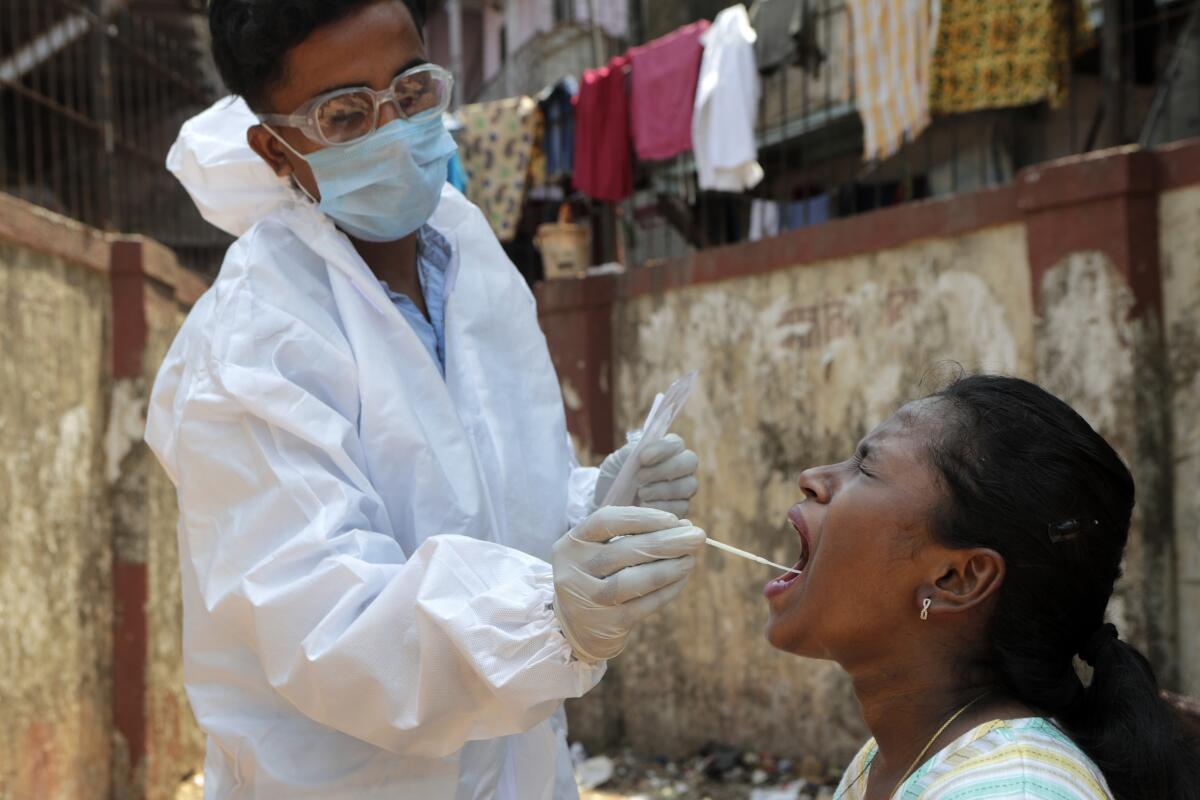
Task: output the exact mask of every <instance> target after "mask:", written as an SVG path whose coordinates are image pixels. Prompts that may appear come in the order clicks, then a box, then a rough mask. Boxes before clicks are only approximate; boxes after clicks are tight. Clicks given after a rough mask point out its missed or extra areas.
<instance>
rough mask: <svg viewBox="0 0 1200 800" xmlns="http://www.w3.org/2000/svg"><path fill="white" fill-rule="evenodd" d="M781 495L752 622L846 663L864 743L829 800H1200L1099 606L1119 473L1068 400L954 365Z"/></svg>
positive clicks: (1113, 548) (1112, 577) (1126, 501)
mask: <svg viewBox="0 0 1200 800" xmlns="http://www.w3.org/2000/svg"><path fill="white" fill-rule="evenodd" d="M800 489H801V490H802V491H803V493H804V498H803V500H802V501H801V503H800V504H798V505H796V506H795V507H794V508H793V509H792V510H791V512H790V513H789V518H790V520H791V523H792V527H793V528H794V530H795V532H796V534H797V536H798V537H799V550H800V557H799V560H798V562H797V564H796V566H795V568H794V572H790V573H788V574H787V575H786V576H784V577H781V578H778V579H776V580H773V581H771V582H770V583H769V584H767V586H766V588H765V590H764V593H765V595H766V598H767V602H768V603H769V605H770V610H771V616H770V620H769V622H768V623H767V630H766V635H767V638H768V640H769V641H770V642H771V644H772V645H774V646H775V647H777V648H779V649H781V650H785V651H788V652H790V653H794V654H796V655H800V656H805V657H809V658H821V659H829V660H833V661H836V662H837V663H838V664H839V665H841V667H842V668H843V669H845V670H846V671H847V672H848V673H849V674H850V675H851V677H852V678H853V681H854V690H855V694H856V695H857V697H858V700H859V703H860V705H861V707H862V712H863V716H864V718H865V719H866V721H867V725H868V727H869V728H870V730H871V733H872V734H873V736H874V738H873V739H872V740H871V741H870V742H868V743H867V745H866V746H865V747H864V748H863V749H862V751H861V752H860V753H859V755H858V757H857V758H855V759H854V761H853V762H852V764H851V765H850V767H849V769H848V770H847V771H846V774H845V777H844V778H843V780H842V783H841V785H840V786H839V788H838V790H837V792H836V793H835V795H834V797H835V798H836V800H883V799H884V798H904V799H905V800H910V799H913V798H922V799H923V800H967V799H968V798H969V799H970V800H989V799H991V798H1046V799H1047V800H1050V799H1053V800H1098V799H1106V798H1113V799H1115V800H1143V799H1144V800H1149V799H1150V798H1155V800H1165V799H1166V798H1171V800H1179V798H1185V799H1186V800H1194V799H1195V798H1200V755H1198V754H1197V750H1196V748H1195V745H1194V743H1192V742H1188V741H1186V740H1185V738H1184V734H1183V728H1182V726H1181V725H1180V724H1179V722H1178V720H1177V719H1176V717H1175V715H1174V712H1173V711H1172V710H1171V709H1170V707H1169V706H1168V705H1167V704H1166V703H1165V702H1164V701H1163V700H1162V699H1161V697H1160V694H1159V690H1158V685H1157V682H1156V680H1155V677H1154V673H1153V671H1152V669H1151V667H1150V665H1149V663H1148V662H1147V660H1146V659H1145V658H1144V657H1143V656H1142V655H1141V653H1139V652H1138V651H1137V650H1136V649H1135V648H1133V647H1132V646H1130V645H1129V644H1126V643H1125V642H1124V641H1122V640H1121V639H1120V638H1119V636H1118V632H1117V630H1116V628H1115V627H1114V626H1113V625H1111V624H1107V623H1106V622H1105V619H1104V613H1105V609H1106V607H1107V606H1108V601H1109V598H1110V597H1111V596H1112V592H1113V584H1114V582H1115V581H1116V580H1117V578H1118V577H1119V575H1120V570H1121V559H1122V555H1123V553H1124V550H1125V544H1126V540H1127V538H1128V534H1129V526H1130V519H1131V515H1132V511H1133V505H1134V484H1133V478H1132V476H1131V475H1130V473H1129V470H1128V469H1127V468H1126V467H1125V465H1124V463H1122V461H1121V459H1120V458H1119V457H1118V455H1117V454H1116V452H1115V451H1114V450H1113V449H1112V447H1110V446H1109V445H1108V443H1107V442H1106V441H1105V440H1104V439H1103V438H1102V437H1101V436H1100V435H1099V434H1098V433H1096V431H1095V430H1093V429H1092V428H1091V426H1090V425H1089V424H1088V423H1087V422H1086V421H1084V419H1083V418H1082V417H1080V416H1079V415H1078V414H1077V413H1075V411H1073V410H1072V409H1071V408H1070V407H1069V406H1068V405H1066V404H1065V403H1063V402H1062V401H1061V400H1059V399H1057V398H1055V397H1054V396H1052V395H1051V394H1049V393H1048V392H1046V391H1044V390H1042V389H1040V388H1039V387H1037V386H1035V385H1033V384H1031V383H1027V382H1025V381H1021V380H1017V379H1013V378H1002V377H992V376H978V377H971V378H965V379H962V380H959V381H957V382H955V383H954V384H952V385H951V386H949V387H948V388H946V389H944V390H942V391H940V392H938V393H937V394H934V395H933V396H931V397H928V398H926V399H924V400H921V401H918V402H915V403H912V404H910V405H907V406H905V407H904V408H902V409H900V410H899V411H898V412H896V414H895V415H894V416H892V418H891V419H889V420H888V421H887V422H885V423H884V424H883V425H881V426H880V427H879V428H877V429H876V430H875V431H874V432H873V433H871V434H870V435H869V436H868V437H867V438H866V439H865V440H864V441H863V442H862V444H861V445H859V447H858V450H857V452H856V453H855V454H854V456H853V457H852V458H850V459H849V460H847V461H844V462H842V463H840V464H834V465H830V466H824V467H816V468H813V469H810V470H807V471H806V472H804V473H803V475H801V477H800ZM1083 664H1086V665H1089V667H1088V668H1087V669H1082V668H1080V667H1081V665H1083ZM1085 674H1086V675H1087V676H1088V677H1087V678H1086V679H1085V678H1082V677H1081V676H1082V675H1085Z"/></svg>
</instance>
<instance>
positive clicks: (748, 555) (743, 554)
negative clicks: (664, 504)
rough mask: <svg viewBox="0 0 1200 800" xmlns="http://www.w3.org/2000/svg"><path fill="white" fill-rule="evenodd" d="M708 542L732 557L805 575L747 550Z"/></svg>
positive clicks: (713, 541) (714, 541)
mask: <svg viewBox="0 0 1200 800" xmlns="http://www.w3.org/2000/svg"><path fill="white" fill-rule="evenodd" d="M707 541H708V544H710V545H712V546H713V547H715V548H717V549H718V550H724V551H725V552H726V553H730V554H732V555H735V556H738V557H739V558H744V559H747V560H749V561H753V562H754V563H756V564H763V565H764V566H768V567H775V569H781V570H783V571H784V572H794V573H796V574H797V575H803V574H804V573H802V572H801V571H800V570H798V569H792V568H791V567H785V566H783V565H782V564H776V563H775V562H774V561H768V560H767V559H765V558H763V557H762V556H756V555H754V554H753V553H747V552H746V551H745V550H739V549H737V548H736V547H732V546H730V545H727V544H725V543H723V542H718V541H717V540H716V539H708V540H707Z"/></svg>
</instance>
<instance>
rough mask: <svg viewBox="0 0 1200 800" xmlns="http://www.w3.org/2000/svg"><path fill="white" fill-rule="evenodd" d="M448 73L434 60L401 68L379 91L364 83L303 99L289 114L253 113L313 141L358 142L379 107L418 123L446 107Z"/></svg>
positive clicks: (370, 130)
mask: <svg viewBox="0 0 1200 800" xmlns="http://www.w3.org/2000/svg"><path fill="white" fill-rule="evenodd" d="M453 88H454V76H453V75H451V74H450V73H449V72H448V71H447V70H445V69H442V68H441V67H439V66H437V65H435V64H422V65H421V66H419V67H413V68H412V69H410V70H408V71H407V72H402V73H401V74H400V75H398V76H397V77H396V80H394V81H393V82H392V85H391V86H389V87H388V88H386V89H384V90H383V91H381V92H377V91H375V90H374V89H371V88H370V87H368V86H362V87H358V88H350V89H338V90H336V91H332V92H329V93H328V94H323V95H321V96H320V97H317V98H314V99H313V100H310V101H309V102H307V103H305V104H304V105H303V106H301V107H300V108H299V109H297V111H296V113H294V114H259V115H258V119H259V121H260V122H265V123H267V124H269V125H278V126H284V127H289V128H296V129H297V130H299V131H300V132H301V133H303V134H304V135H305V136H307V137H308V138H309V139H312V140H313V141H314V142H316V143H317V144H323V145H326V146H332V147H338V146H344V145H349V144H354V143H355V142H359V141H362V140H363V139H365V138H367V137H368V136H370V135H371V134H372V133H374V132H375V129H376V128H378V127H379V110H380V109H381V108H383V106H384V104H386V103H391V104H393V105H394V106H395V107H396V110H397V111H398V112H399V113H400V117H401V119H405V120H408V121H409V122H421V121H423V120H427V119H430V118H432V117H435V116H439V115H441V114H442V113H443V112H444V111H445V110H446V109H447V108H448V107H449V106H450V96H451V94H452V93H453Z"/></svg>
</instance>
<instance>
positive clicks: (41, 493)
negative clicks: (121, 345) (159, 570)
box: [0, 211, 112, 800]
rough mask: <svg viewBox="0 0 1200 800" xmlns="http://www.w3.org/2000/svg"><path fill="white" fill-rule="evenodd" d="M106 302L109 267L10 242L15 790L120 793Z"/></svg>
mask: <svg viewBox="0 0 1200 800" xmlns="http://www.w3.org/2000/svg"><path fill="white" fill-rule="evenodd" d="M2 213H3V211H0V214H2ZM107 296H108V282H107V280H106V279H105V277H104V276H103V275H101V274H100V273H98V272H96V271H93V270H90V269H86V268H80V267H79V266H77V265H75V264H73V263H71V262H69V261H68V260H66V259H65V258H63V257H61V256H55V255H51V254H43V253H34V252H31V251H30V250H27V249H25V248H22V247H20V246H17V245H14V244H12V243H11V242H8V241H4V240H3V238H0V309H3V315H4V324H3V325H0V386H3V387H4V389H3V391H2V392H0V529H2V534H0V674H2V675H3V676H4V679H3V680H2V681H0V709H3V718H4V722H3V724H0V797H4V798H49V799H51V800H54V799H57V798H62V800H68V798H69V799H70V800H75V798H80V799H81V800H87V798H106V797H107V796H108V756H109V751H110V748H111V744H112V734H111V725H110V720H111V715H110V711H109V696H110V691H111V680H112V671H111V647H112V640H111V633H110V631H111V625H112V592H111V588H110V585H109V575H110V565H111V557H110V550H111V541H112V540H111V528H112V526H111V517H110V514H109V512H108V498H107V495H106V492H105V491H104V485H103V482H102V481H101V480H100V476H101V475H102V473H103V449H102V446H103V438H104V429H105V419H106V415H107V405H108V386H109V377H108V374H109V369H108V349H107V346H106V342H107V340H108V326H109V319H108V303H107Z"/></svg>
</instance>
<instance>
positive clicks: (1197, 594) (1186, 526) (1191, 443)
mask: <svg viewBox="0 0 1200 800" xmlns="http://www.w3.org/2000/svg"><path fill="white" fill-rule="evenodd" d="M1159 214H1160V219H1161V221H1162V259H1163V279H1164V286H1165V289H1164V292H1163V295H1164V301H1165V307H1164V317H1165V322H1166V329H1167V342H1168V348H1169V353H1170V369H1171V379H1172V409H1173V412H1174V413H1173V417H1172V420H1173V423H1174V436H1173V442H1172V445H1173V447H1172V456H1173V461H1174V465H1175V475H1174V485H1175V492H1174V497H1175V536H1176V541H1177V542H1178V554H1179V562H1178V563H1179V590H1180V591H1179V623H1180V624H1179V630H1180V642H1179V650H1180V654H1179V661H1180V664H1181V665H1182V673H1183V674H1182V676H1181V677H1182V687H1183V689H1184V691H1186V692H1187V693H1189V694H1193V695H1197V694H1200V267H1198V266H1197V265H1200V186H1191V187H1186V188H1180V189H1176V190H1174V191H1170V192H1167V193H1164V194H1163V196H1162V199H1161V206H1160V211H1159Z"/></svg>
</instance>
